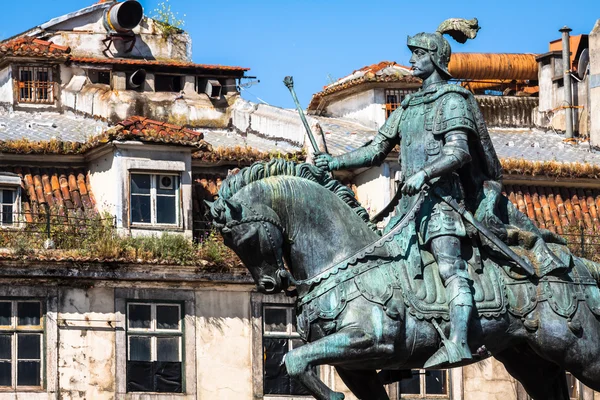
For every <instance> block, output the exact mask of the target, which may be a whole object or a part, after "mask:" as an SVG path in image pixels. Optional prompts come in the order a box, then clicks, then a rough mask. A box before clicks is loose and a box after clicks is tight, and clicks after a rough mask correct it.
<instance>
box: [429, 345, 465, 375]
mask: <svg viewBox="0 0 600 400" xmlns="http://www.w3.org/2000/svg"><path fill="white" fill-rule="evenodd" d="M472 358H473V356H472V355H471V353H470V352H469V353H468V354H467V353H465V351H464V350H463V349H462V348H461V347H460V346H457V345H456V344H455V343H454V342H451V341H450V340H444V347H441V348H440V349H439V350H438V351H436V352H435V354H434V355H432V356H431V357H429V359H428V360H427V361H426V362H425V365H423V368H425V369H430V368H431V369H436V368H453V367H458V366H459V365H460V364H462V361H464V360H471V359H472Z"/></svg>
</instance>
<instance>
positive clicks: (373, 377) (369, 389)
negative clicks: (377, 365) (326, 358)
mask: <svg viewBox="0 0 600 400" xmlns="http://www.w3.org/2000/svg"><path fill="white" fill-rule="evenodd" d="M335 369H336V371H337V373H338V375H339V376H340V378H342V381H344V383H345V384H346V386H348V389H350V390H351V391H352V393H354V395H355V396H356V397H358V398H359V399H361V400H389V399H390V398H389V397H388V395H387V392H386V391H385V388H384V387H383V385H382V383H381V381H380V379H379V377H378V376H377V372H376V371H374V370H348V369H344V368H343V367H335Z"/></svg>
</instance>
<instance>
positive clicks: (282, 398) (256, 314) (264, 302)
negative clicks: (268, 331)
mask: <svg viewBox="0 0 600 400" xmlns="http://www.w3.org/2000/svg"><path fill="white" fill-rule="evenodd" d="M250 304H251V315H250V317H251V320H252V322H251V324H252V360H251V361H252V392H253V396H254V397H253V398H255V399H263V400H305V399H312V396H309V395H285V394H265V393H264V350H263V330H264V328H263V327H264V322H263V321H264V312H263V309H264V306H268V307H293V306H294V299H293V298H290V297H286V296H285V295H283V294H276V295H264V294H262V293H258V292H252V293H251V295H250ZM271 337H273V336H271ZM332 371H333V367H331V366H329V365H322V366H321V367H320V368H319V371H318V373H319V375H320V376H321V377H322V379H323V381H324V382H325V384H326V385H328V386H329V387H334V382H335V379H334V376H335V374H334V373H333V372H332Z"/></svg>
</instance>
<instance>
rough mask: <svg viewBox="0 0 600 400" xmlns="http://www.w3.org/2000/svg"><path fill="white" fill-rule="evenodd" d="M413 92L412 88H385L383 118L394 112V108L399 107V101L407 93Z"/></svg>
mask: <svg viewBox="0 0 600 400" xmlns="http://www.w3.org/2000/svg"><path fill="white" fill-rule="evenodd" d="M411 92H413V91H412V90H402V89H386V90H385V118H389V116H390V115H391V114H392V112H394V110H395V109H397V108H398V107H400V103H402V100H404V98H405V97H406V95H407V94H409V93H411Z"/></svg>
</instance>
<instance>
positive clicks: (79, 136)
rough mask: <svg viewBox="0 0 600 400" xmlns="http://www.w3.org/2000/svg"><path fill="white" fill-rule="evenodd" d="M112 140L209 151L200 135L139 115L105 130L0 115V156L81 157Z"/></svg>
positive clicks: (69, 121) (83, 123) (62, 118)
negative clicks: (5, 154)
mask: <svg viewBox="0 0 600 400" xmlns="http://www.w3.org/2000/svg"><path fill="white" fill-rule="evenodd" d="M113 140H118V141H123V140H138V141H141V142H153V143H164V144H175V145H181V146H190V147H194V148H197V149H203V150H207V149H210V145H208V143H206V142H205V141H204V140H203V135H202V133H201V132H197V131H194V130H191V129H187V128H185V127H182V126H178V125H172V124H168V123H165V122H160V121H154V120H151V119H148V118H144V117H139V116H133V117H130V118H128V119H126V120H124V121H122V122H120V123H118V124H117V125H116V126H114V127H110V128H109V125H108V123H106V122H104V121H101V120H98V119H92V118H84V117H78V116H73V115H68V114H66V115H65V114H49V113H44V114H38V115H32V114H30V113H26V112H23V111H17V112H13V113H6V114H4V115H0V152H3V153H12V154H59V155H67V154H83V153H85V152H87V151H88V150H91V149H93V148H95V147H98V146H100V145H102V144H104V143H108V142H111V141H113Z"/></svg>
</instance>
